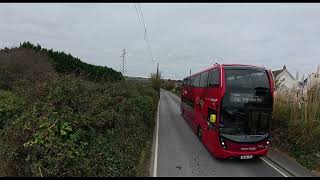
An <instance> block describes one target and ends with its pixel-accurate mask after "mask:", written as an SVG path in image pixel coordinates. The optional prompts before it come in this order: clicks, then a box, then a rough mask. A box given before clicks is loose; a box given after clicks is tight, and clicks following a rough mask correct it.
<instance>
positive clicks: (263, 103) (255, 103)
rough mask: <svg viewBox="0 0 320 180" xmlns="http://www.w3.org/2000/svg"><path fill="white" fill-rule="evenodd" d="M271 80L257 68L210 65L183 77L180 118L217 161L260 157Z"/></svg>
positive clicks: (266, 136)
mask: <svg viewBox="0 0 320 180" xmlns="http://www.w3.org/2000/svg"><path fill="white" fill-rule="evenodd" d="M272 105H273V76H272V74H271V71H270V70H266V69H265V68H263V67H257V66H251V65H240V64H229V65H228V64H215V65H214V66H213V67H210V68H208V69H206V70H204V71H202V72H199V73H195V74H193V75H191V76H189V77H186V78H184V79H183V85H182V92H181V114H182V116H183V117H184V119H185V120H186V121H187V122H188V123H189V125H190V126H191V128H192V129H193V131H194V132H195V133H196V134H197V136H198V137H199V138H200V140H201V141H202V142H203V144H204V145H205V146H206V148H207V149H208V151H209V152H210V153H212V154H213V155H214V156H215V157H217V158H239V157H240V158H241V159H249V158H253V157H260V156H265V155H266V154H267V152H268V145H269V138H270V134H269V126H270V122H271V118H272Z"/></svg>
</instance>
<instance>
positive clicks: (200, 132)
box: [197, 126, 202, 142]
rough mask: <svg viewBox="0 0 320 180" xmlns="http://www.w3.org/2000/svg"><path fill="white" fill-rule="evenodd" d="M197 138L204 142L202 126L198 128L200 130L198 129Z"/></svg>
mask: <svg viewBox="0 0 320 180" xmlns="http://www.w3.org/2000/svg"><path fill="white" fill-rule="evenodd" d="M197 136H198V138H199V140H200V141H201V142H202V129H201V127H200V126H198V128H197Z"/></svg>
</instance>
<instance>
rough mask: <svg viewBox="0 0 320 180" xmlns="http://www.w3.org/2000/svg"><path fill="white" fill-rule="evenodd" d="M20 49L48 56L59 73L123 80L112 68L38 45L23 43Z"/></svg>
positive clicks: (91, 78) (89, 77) (107, 79)
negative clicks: (96, 64)
mask: <svg viewBox="0 0 320 180" xmlns="http://www.w3.org/2000/svg"><path fill="white" fill-rule="evenodd" d="M20 48H28V49H34V50H35V51H36V52H43V53H46V54H48V56H49V57H51V58H52V59H53V60H54V68H55V70H56V71H57V72H59V73H65V74H71V73H72V74H75V75H76V76H80V75H81V76H84V77H86V78H88V79H89V80H93V81H119V80H123V79H124V78H123V76H122V74H121V73H120V72H117V71H115V70H113V69H112V68H108V67H103V66H95V65H92V64H87V63H85V62H82V61H81V60H80V59H79V58H75V57H73V56H72V55H71V54H66V53H64V52H59V51H53V50H52V49H50V50H48V49H45V48H42V47H41V46H40V45H39V44H37V45H33V44H32V43H30V42H23V43H22V44H20Z"/></svg>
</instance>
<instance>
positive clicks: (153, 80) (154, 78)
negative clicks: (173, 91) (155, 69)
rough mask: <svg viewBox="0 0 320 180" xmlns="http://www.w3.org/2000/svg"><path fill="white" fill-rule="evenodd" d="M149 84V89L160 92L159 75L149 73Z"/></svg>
mask: <svg viewBox="0 0 320 180" xmlns="http://www.w3.org/2000/svg"><path fill="white" fill-rule="evenodd" d="M150 82H151V87H153V89H155V90H156V91H158V92H160V87H161V73H158V74H156V73H151V75H150Z"/></svg>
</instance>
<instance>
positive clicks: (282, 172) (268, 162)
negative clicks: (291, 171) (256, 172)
mask: <svg viewBox="0 0 320 180" xmlns="http://www.w3.org/2000/svg"><path fill="white" fill-rule="evenodd" d="M260 159H262V160H263V161H264V162H265V163H267V164H268V165H269V166H271V167H272V168H273V169H275V170H276V171H278V173H280V174H281V175H282V176H284V177H288V176H287V175H286V174H284V173H283V172H281V171H280V170H279V169H278V168H276V167H275V166H273V165H272V164H271V163H269V162H268V161H267V160H265V159H264V158H260Z"/></svg>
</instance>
